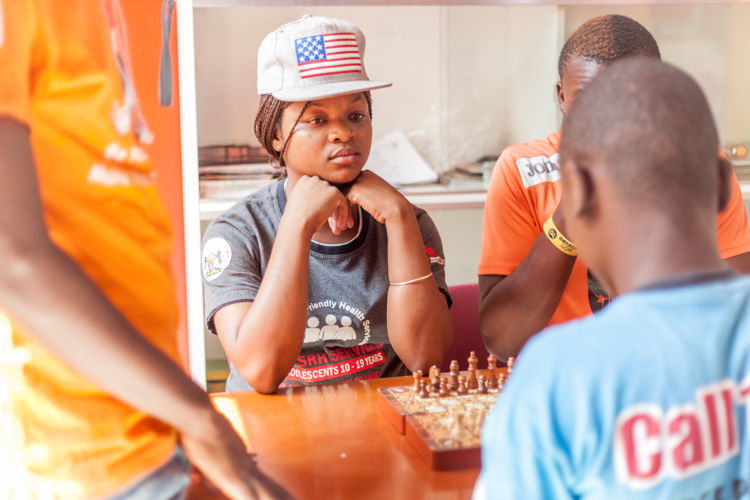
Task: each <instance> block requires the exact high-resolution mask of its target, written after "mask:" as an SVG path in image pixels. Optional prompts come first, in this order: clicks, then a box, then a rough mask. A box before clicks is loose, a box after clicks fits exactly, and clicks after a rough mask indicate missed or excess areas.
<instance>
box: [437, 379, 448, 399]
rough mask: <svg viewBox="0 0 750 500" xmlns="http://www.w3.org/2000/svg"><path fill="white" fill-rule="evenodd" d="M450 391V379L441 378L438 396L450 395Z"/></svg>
mask: <svg viewBox="0 0 750 500" xmlns="http://www.w3.org/2000/svg"><path fill="white" fill-rule="evenodd" d="M450 395H451V394H450V392H449V391H448V381H447V380H446V379H441V380H440V391H438V396H440V397H441V398H444V397H447V396H450Z"/></svg>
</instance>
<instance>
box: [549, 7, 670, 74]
mask: <svg viewBox="0 0 750 500" xmlns="http://www.w3.org/2000/svg"><path fill="white" fill-rule="evenodd" d="M574 56H577V57H582V58H584V59H590V60H592V61H595V62H596V63H598V64H605V65H609V64H611V63H613V62H614V61H616V60H617V59H621V58H623V57H628V56H647V57H653V58H656V59H661V53H660V52H659V45H658V44H657V43H656V40H655V39H654V37H653V35H651V33H649V31H648V30H647V29H646V28H644V27H643V26H642V25H641V24H640V23H639V22H638V21H636V20H634V19H631V18H629V17H627V16H622V15H620V14H606V15H603V16H597V17H593V18H591V19H589V20H588V21H586V22H585V23H583V24H582V25H580V26H579V27H578V29H577V30H575V31H574V32H573V34H572V35H570V38H568V40H567V41H566V42H565V45H563V48H562V50H561V51H560V58H559V59H558V61H557V71H558V72H559V74H560V78H561V79H562V75H563V72H564V71H565V64H566V63H567V62H568V61H569V60H570V58H571V57H574Z"/></svg>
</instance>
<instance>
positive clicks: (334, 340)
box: [282, 299, 387, 387]
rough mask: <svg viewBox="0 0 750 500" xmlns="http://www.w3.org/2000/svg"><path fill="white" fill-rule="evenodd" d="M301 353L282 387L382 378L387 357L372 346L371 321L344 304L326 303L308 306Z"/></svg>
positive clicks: (355, 308) (358, 311)
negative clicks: (340, 379)
mask: <svg viewBox="0 0 750 500" xmlns="http://www.w3.org/2000/svg"><path fill="white" fill-rule="evenodd" d="M307 314H308V316H307V324H306V328H305V337H304V341H303V342H304V343H303V348H302V352H301V353H300V355H299V356H298V357H297V362H296V363H295V364H294V367H293V368H292V369H291V371H290V372H289V375H287V377H286V379H285V381H284V384H282V387H290V386H295V385H303V384H311V383H316V382H325V381H333V380H335V379H339V378H346V379H348V380H360V379H369V378H379V377H380V374H381V368H382V365H384V364H385V363H386V360H387V356H386V353H385V350H384V348H383V344H370V343H369V342H370V337H371V332H370V320H369V319H368V318H367V315H366V314H365V313H364V311H363V310H362V309H361V308H359V307H357V306H356V305H352V304H349V303H348V302H346V301H344V300H334V299H326V300H319V301H316V302H311V303H310V304H308V306H307Z"/></svg>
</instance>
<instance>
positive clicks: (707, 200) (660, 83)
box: [560, 57, 719, 213]
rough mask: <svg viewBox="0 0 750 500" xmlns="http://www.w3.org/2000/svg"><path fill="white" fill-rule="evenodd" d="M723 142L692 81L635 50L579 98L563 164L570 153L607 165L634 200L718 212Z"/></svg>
mask: <svg viewBox="0 0 750 500" xmlns="http://www.w3.org/2000/svg"><path fill="white" fill-rule="evenodd" d="M718 149H719V138H718V133H717V131H716V125H715V123H714V120H713V116H712V115H711V110H710V107H709V104H708V101H707V100H706V96H705V95H704V93H703V91H702V90H701V89H700V87H699V86H698V84H697V83H696V82H695V80H694V79H693V78H691V77H690V76H689V75H688V74H687V73H685V72H684V71H682V70H680V69H678V68H676V67H675V66H672V65H669V64H666V63H662V62H660V61H657V60H655V59H653V58H647V57H631V58H627V59H623V60H622V61H617V62H615V63H613V64H612V66H610V67H609V68H607V71H603V72H601V73H600V74H598V75H597V76H596V77H595V78H594V79H593V80H592V82H591V83H590V84H589V85H588V86H587V87H586V92H582V93H581V96H580V97H579V98H578V99H577V100H576V105H575V106H574V107H573V109H572V110H571V112H570V113H569V114H568V115H567V116H566V118H565V121H564V123H563V133H562V144H561V147H560V156H561V158H560V161H561V165H562V166H563V169H564V168H565V164H566V163H567V162H568V161H569V160H572V161H574V162H575V163H577V164H578V165H582V166H584V165H589V168H593V167H591V165H596V168H598V169H602V170H603V169H606V170H607V171H608V172H607V174H608V175H612V176H614V177H616V178H617V189H618V190H619V191H620V194H621V195H622V196H621V197H622V199H627V200H628V201H629V202H630V203H633V207H647V208H648V209H656V210H659V211H662V212H669V213H679V212H680V210H684V209H685V207H688V206H699V207H703V206H705V207H706V209H709V210H714V211H715V210H716V207H717V206H718V200H717V197H718V193H719V189H718V183H719V169H718V168H716V165H717V164H718V161H719V159H718ZM704 204H705V205H704ZM681 207H682V208H681Z"/></svg>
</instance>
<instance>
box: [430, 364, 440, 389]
mask: <svg viewBox="0 0 750 500" xmlns="http://www.w3.org/2000/svg"><path fill="white" fill-rule="evenodd" d="M430 384H432V387H433V388H434V389H436V390H437V389H438V388H440V368H438V367H437V366H436V365H432V366H431V367H430Z"/></svg>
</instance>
